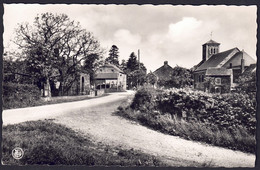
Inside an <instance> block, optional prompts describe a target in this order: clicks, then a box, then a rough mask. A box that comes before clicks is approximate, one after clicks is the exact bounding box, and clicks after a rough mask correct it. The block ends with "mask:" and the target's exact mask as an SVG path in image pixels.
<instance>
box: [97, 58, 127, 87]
mask: <svg viewBox="0 0 260 170" xmlns="http://www.w3.org/2000/svg"><path fill="white" fill-rule="evenodd" d="M95 85H96V88H97V89H114V90H126V74H125V73H124V72H123V71H122V70H121V69H119V68H118V67H117V66H115V65H113V64H109V63H105V64H104V65H103V66H101V67H100V68H99V69H98V70H97V71H96V76H95Z"/></svg>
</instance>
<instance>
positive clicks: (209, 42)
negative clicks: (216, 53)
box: [203, 40, 220, 45]
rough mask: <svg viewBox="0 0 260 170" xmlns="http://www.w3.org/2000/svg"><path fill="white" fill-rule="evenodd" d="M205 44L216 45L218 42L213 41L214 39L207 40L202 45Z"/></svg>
mask: <svg viewBox="0 0 260 170" xmlns="http://www.w3.org/2000/svg"><path fill="white" fill-rule="evenodd" d="M206 44H216V45H219V44H220V43H218V42H216V41H214V40H209V41H208V42H206V43H205V44H203V45H206Z"/></svg>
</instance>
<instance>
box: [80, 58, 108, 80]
mask: <svg viewBox="0 0 260 170" xmlns="http://www.w3.org/2000/svg"><path fill="white" fill-rule="evenodd" d="M99 59H100V56H98V55H97V54H90V55H89V56H88V57H87V58H86V59H85V61H84V64H83V68H84V70H86V71H87V72H88V73H89V74H90V82H91V84H93V82H94V79H95V71H96V69H97V68H98V67H99V66H100V65H102V64H103V63H102V61H100V60H99Z"/></svg>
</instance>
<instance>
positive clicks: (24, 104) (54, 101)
mask: <svg viewBox="0 0 260 170" xmlns="http://www.w3.org/2000/svg"><path fill="white" fill-rule="evenodd" d="M108 95H109V94H106V93H104V94H103V95H101V96H95V97H89V96H87V95H82V96H62V97H52V98H50V100H49V101H47V100H44V99H43V98H40V99H39V100H34V101H33V102H21V101H19V100H16V99H14V100H12V102H11V101H10V102H8V103H6V104H5V102H7V101H5V100H3V109H4V110H6V109H15V108H24V107H33V106H42V105H47V104H58V103H66V102H75V101H80V100H89V99H93V98H98V97H104V96H108Z"/></svg>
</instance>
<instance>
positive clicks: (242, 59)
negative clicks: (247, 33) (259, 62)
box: [241, 49, 245, 73]
mask: <svg viewBox="0 0 260 170" xmlns="http://www.w3.org/2000/svg"><path fill="white" fill-rule="evenodd" d="M243 55H244V49H243V50H242V58H241V73H243V72H244V71H245V59H244V58H243V57H244V56H243Z"/></svg>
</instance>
